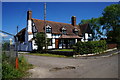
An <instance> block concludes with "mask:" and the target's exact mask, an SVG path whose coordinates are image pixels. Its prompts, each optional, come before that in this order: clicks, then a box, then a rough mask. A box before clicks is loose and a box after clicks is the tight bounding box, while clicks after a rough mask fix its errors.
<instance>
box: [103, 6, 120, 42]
mask: <svg viewBox="0 0 120 80" xmlns="http://www.w3.org/2000/svg"><path fill="white" fill-rule="evenodd" d="M101 22H102V23H101V24H102V25H103V29H105V30H106V35H107V37H108V38H109V41H112V42H116V43H120V4H112V5H110V6H107V7H106V8H105V9H104V11H103V18H102V19H101Z"/></svg>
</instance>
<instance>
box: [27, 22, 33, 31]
mask: <svg viewBox="0 0 120 80" xmlns="http://www.w3.org/2000/svg"><path fill="white" fill-rule="evenodd" d="M27 28H28V29H27V31H28V32H32V21H31V20H28V25H27Z"/></svg>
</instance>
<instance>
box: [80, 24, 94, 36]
mask: <svg viewBox="0 0 120 80" xmlns="http://www.w3.org/2000/svg"><path fill="white" fill-rule="evenodd" d="M80 29H81V33H82V34H84V33H92V30H91V28H90V26H89V24H88V23H86V24H81V25H80Z"/></svg>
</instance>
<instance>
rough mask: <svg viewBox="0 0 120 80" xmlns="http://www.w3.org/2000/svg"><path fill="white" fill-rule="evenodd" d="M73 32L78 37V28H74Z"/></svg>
mask: <svg viewBox="0 0 120 80" xmlns="http://www.w3.org/2000/svg"><path fill="white" fill-rule="evenodd" d="M73 32H74V33H75V34H76V35H78V29H77V27H75V28H74V30H73Z"/></svg>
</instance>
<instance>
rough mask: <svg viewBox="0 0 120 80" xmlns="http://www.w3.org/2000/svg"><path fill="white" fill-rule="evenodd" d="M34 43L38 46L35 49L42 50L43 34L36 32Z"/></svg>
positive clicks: (43, 43) (43, 44)
mask: <svg viewBox="0 0 120 80" xmlns="http://www.w3.org/2000/svg"><path fill="white" fill-rule="evenodd" d="M35 43H36V45H37V46H38V48H37V51H39V52H42V51H43V47H44V46H45V34H44V33H37V34H36V38H35Z"/></svg>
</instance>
